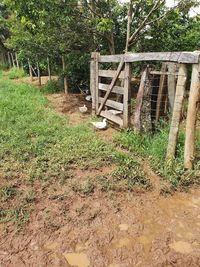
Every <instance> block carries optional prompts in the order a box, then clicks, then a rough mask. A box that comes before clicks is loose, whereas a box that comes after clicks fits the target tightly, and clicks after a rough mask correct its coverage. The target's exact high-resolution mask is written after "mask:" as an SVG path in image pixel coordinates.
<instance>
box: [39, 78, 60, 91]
mask: <svg viewBox="0 0 200 267" xmlns="http://www.w3.org/2000/svg"><path fill="white" fill-rule="evenodd" d="M61 90H62V87H61V84H60V81H59V80H57V81H55V80H52V81H48V82H47V83H46V84H45V85H44V86H43V87H42V89H41V91H42V92H43V93H45V94H54V93H57V92H59V91H61Z"/></svg>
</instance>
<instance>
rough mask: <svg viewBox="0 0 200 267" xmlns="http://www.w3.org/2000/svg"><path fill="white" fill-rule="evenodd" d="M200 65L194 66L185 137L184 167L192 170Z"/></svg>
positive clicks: (199, 96) (199, 93)
mask: <svg viewBox="0 0 200 267" xmlns="http://www.w3.org/2000/svg"><path fill="white" fill-rule="evenodd" d="M199 71H200V65H199V64H194V65H193V66H192V78H191V86H190V96H189V103H188V112H187V120H186V135H185V151H184V167H185V168H186V169H192V167H193V160H194V152H195V127H196V119H197V111H198V106H199V105H198V102H199V99H200V77H199Z"/></svg>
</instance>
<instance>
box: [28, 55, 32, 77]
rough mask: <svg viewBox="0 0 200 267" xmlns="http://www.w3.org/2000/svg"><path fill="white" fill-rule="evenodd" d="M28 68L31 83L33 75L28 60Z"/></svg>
mask: <svg viewBox="0 0 200 267" xmlns="http://www.w3.org/2000/svg"><path fill="white" fill-rule="evenodd" d="M28 68H29V76H30V81H31V82H32V81H33V73H32V67H31V63H30V60H29V59H28Z"/></svg>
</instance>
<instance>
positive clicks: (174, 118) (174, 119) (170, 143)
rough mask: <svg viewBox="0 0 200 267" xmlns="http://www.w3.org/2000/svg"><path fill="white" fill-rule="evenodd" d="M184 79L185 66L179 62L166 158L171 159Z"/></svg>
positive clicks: (173, 154)
mask: <svg viewBox="0 0 200 267" xmlns="http://www.w3.org/2000/svg"><path fill="white" fill-rule="evenodd" d="M186 81H187V67H186V65H185V64H180V67H179V72H178V81H177V85H176V95H175V101H174V108H173V113H172V120H171V126H170V133H169V141H168V147H167V155H166V159H171V158H173V157H174V156H175V151H176V143H177V138H178V131H179V125H180V120H181V114H182V106H183V100H184V93H185V88H186Z"/></svg>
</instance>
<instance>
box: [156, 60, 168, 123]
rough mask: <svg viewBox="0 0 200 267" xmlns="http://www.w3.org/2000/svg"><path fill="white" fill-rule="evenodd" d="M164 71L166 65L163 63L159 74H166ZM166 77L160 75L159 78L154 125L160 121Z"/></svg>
mask: <svg viewBox="0 0 200 267" xmlns="http://www.w3.org/2000/svg"><path fill="white" fill-rule="evenodd" d="M166 70H167V65H166V63H163V64H162V68H161V72H166ZM166 77H167V76H166V75H165V74H161V76H160V83H159V89H158V98H157V105H156V123H158V121H159V119H160V113H161V103H162V99H163V94H164V89H165V81H166Z"/></svg>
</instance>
